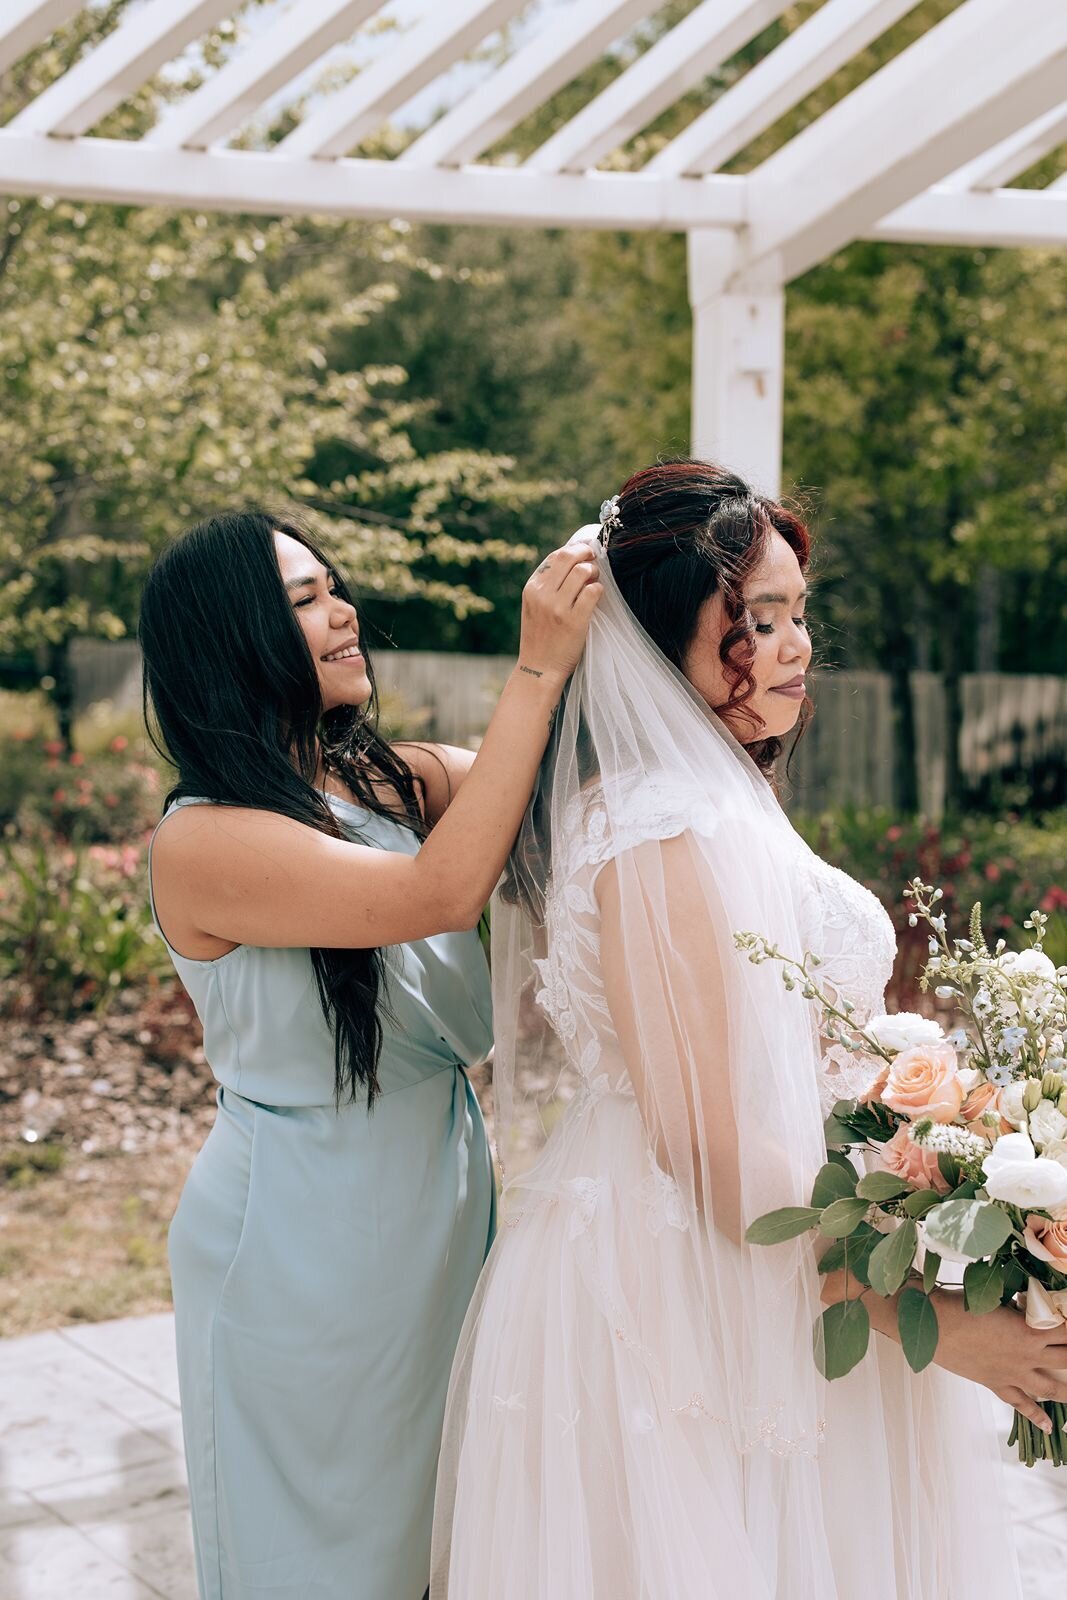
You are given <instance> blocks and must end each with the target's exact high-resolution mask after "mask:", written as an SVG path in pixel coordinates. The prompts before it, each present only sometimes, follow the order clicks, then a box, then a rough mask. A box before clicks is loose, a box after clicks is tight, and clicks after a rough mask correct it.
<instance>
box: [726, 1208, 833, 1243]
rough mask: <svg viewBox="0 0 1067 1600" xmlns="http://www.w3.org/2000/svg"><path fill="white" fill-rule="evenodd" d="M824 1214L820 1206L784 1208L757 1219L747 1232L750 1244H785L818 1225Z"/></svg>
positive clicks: (746, 1238) (746, 1235)
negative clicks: (786, 1241) (787, 1240)
mask: <svg viewBox="0 0 1067 1600" xmlns="http://www.w3.org/2000/svg"><path fill="white" fill-rule="evenodd" d="M821 1215H822V1213H821V1211H820V1208H819V1207H818V1206H782V1207H781V1209H780V1210H778V1211H768V1212H767V1214H766V1216H762V1217H757V1218H756V1220H755V1222H753V1223H751V1224H750V1225H749V1227H748V1228H747V1229H746V1230H745V1240H746V1242H747V1243H748V1244H783V1243H784V1242H785V1240H786V1239H796V1238H798V1237H799V1235H800V1234H802V1233H807V1231H808V1229H809V1228H814V1227H816V1226H817V1225H818V1223H819V1219H820V1217H821Z"/></svg>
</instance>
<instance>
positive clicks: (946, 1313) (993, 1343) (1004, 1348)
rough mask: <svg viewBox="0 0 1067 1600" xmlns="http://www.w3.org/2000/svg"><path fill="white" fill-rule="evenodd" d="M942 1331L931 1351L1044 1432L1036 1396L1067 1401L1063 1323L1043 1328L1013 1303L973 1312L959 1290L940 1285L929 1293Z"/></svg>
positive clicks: (1066, 1340)
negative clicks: (1030, 1321)
mask: <svg viewBox="0 0 1067 1600" xmlns="http://www.w3.org/2000/svg"><path fill="white" fill-rule="evenodd" d="M932 1299H933V1301H934V1305H935V1307H936V1309H937V1322H938V1327H939V1329H940V1337H939V1338H938V1341H937V1354H936V1356H935V1357H934V1359H935V1360H936V1362H937V1364H938V1366H939V1367H947V1368H948V1370H949V1372H956V1373H958V1374H959V1375H960V1377H961V1378H971V1379H972V1380H973V1381H974V1382H975V1383H981V1384H984V1386H985V1387H986V1388H987V1389H992V1391H993V1393H994V1394H995V1395H997V1396H998V1397H999V1398H1000V1399H1001V1400H1005V1401H1007V1403H1008V1405H1010V1406H1014V1407H1015V1409H1016V1411H1018V1412H1020V1413H1021V1415H1022V1416H1024V1417H1026V1418H1027V1419H1028V1420H1029V1421H1030V1422H1032V1423H1034V1424H1035V1425H1036V1426H1037V1427H1038V1428H1040V1429H1041V1431H1042V1432H1043V1433H1050V1432H1051V1431H1052V1423H1051V1422H1050V1421H1049V1418H1048V1416H1047V1414H1046V1413H1045V1411H1044V1410H1043V1409H1042V1407H1041V1405H1040V1402H1041V1401H1042V1400H1060V1401H1067V1324H1064V1323H1061V1324H1060V1325H1059V1327H1058V1328H1052V1329H1049V1330H1044V1329H1040V1328H1031V1327H1028V1326H1027V1322H1026V1318H1025V1316H1024V1315H1023V1313H1022V1312H1021V1311H1020V1310H1018V1309H1017V1308H1016V1307H1015V1306H998V1307H997V1309H996V1310H995V1311H989V1312H987V1313H986V1314H985V1315H984V1316H981V1317H976V1316H973V1315H972V1314H971V1313H970V1312H969V1311H968V1310H967V1309H966V1307H965V1306H964V1304H963V1296H962V1294H959V1293H953V1292H952V1290H950V1289H938V1290H935V1291H934V1294H933V1296H932Z"/></svg>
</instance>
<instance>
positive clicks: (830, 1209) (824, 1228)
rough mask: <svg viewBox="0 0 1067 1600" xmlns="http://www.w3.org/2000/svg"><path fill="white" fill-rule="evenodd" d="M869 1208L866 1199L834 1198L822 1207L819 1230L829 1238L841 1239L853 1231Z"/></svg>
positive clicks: (852, 1197)
mask: <svg viewBox="0 0 1067 1600" xmlns="http://www.w3.org/2000/svg"><path fill="white" fill-rule="evenodd" d="M869 1209H870V1203H869V1202H868V1201H867V1200H857V1199H856V1198H855V1197H854V1196H848V1197H846V1198H845V1199H844V1200H834V1201H833V1202H832V1203H831V1204H830V1205H828V1206H826V1207H825V1208H824V1210H823V1213H822V1215H821V1216H820V1218H819V1231H820V1233H825V1234H826V1236H827V1237H828V1238H830V1239H843V1238H844V1237H845V1236H846V1235H847V1234H850V1233H853V1232H855V1230H856V1228H858V1227H859V1225H860V1223H861V1222H862V1221H863V1219H864V1217H865V1216H866V1215H867V1212H868V1211H869Z"/></svg>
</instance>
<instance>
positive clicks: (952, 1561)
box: [430, 575, 1019, 1600]
mask: <svg viewBox="0 0 1067 1600" xmlns="http://www.w3.org/2000/svg"><path fill="white" fill-rule="evenodd" d="M608 577H609V585H610V575H608ZM628 619H629V613H628V612H626V610H625V607H624V606H623V603H622V601H621V598H620V597H619V596H618V594H617V591H614V592H612V591H611V589H610V588H609V593H608V595H607V596H606V597H605V601H604V602H603V603H602V606H601V608H600V609H599V610H598V613H597V616H596V618H595V619H594V620H595V622H596V625H597V630H598V632H597V633H596V634H595V636H594V638H593V639H592V640H591V641H590V647H589V648H588V650H587V654H586V662H585V663H584V664H583V668H582V669H580V673H579V676H578V679H577V681H576V684H575V685H574V686H572V691H571V695H570V698H569V701H568V706H567V710H566V713H565V714H564V716H563V718H562V719H561V721H562V726H561V728H560V730H559V733H558V738H557V745H556V751H555V760H554V762H551V763H550V764H549V768H548V774H547V781H548V784H549V786H550V790H551V793H550V794H549V795H548V796H547V800H546V805H545V806H544V807H542V813H541V815H542V821H541V823H540V824H536V822H535V823H534V824H531V827H529V828H528V829H527V840H526V843H527V847H528V851H527V853H528V855H529V854H530V853H531V851H532V853H533V854H534V855H536V854H537V851H538V850H540V852H541V861H542V866H543V865H544V863H545V862H546V861H547V862H548V864H549V865H548V870H547V871H544V872H542V874H541V881H542V882H543V884H544V895H543V902H542V906H541V916H540V919H539V918H538V917H537V916H530V915H527V914H526V913H524V911H523V909H522V908H521V907H516V906H514V905H509V903H508V902H507V900H503V901H498V903H497V904H496V906H495V909H494V917H495V919H496V920H495V922H494V985H495V988H496V992H497V1000H498V1004H499V1006H500V1013H501V1014H500V1016H499V1017H498V1030H497V1039H498V1043H497V1056H496V1067H495V1080H496V1081H495V1086H496V1089H497V1092H498V1095H499V1097H500V1101H501V1103H500V1106H499V1116H500V1140H501V1149H502V1152H503V1153H504V1154H505V1156H506V1158H507V1163H508V1164H507V1169H506V1176H507V1177H508V1179H509V1181H508V1184H507V1188H506V1191H505V1196H504V1206H503V1225H502V1228H501V1232H500V1235H499V1238H498V1240H497V1242H496V1244H495V1246H494V1248H493V1250H492V1253H491V1255H490V1258H489V1261H488V1264H487V1266H486V1269H485V1271H484V1274H483V1277H482V1280H481V1283H480V1285H479V1288H478V1291H477V1293H476V1295H475V1299H474V1302H473V1303H472V1306H471V1309H470V1312H469V1314H468V1317H467V1322H466V1325H465V1329H464V1334H463V1337H462V1338H461V1342H460V1348H459V1352H458V1355H457V1360H456V1366H455V1368H454V1372H453V1380H452V1387H451V1392H450V1397H449V1405H448V1413H447V1417H446V1424H445V1436H444V1447H443V1452H442V1458H441V1467H440V1474H439V1486H438V1500H437V1512H436V1519H435V1520H436V1525H435V1533H434V1557H433V1579H432V1583H431V1590H430V1593H431V1600H444V1597H446V1596H447V1597H448V1600H987V1597H988V1600H1014V1597H1015V1596H1017V1595H1018V1593H1019V1590H1018V1578H1017V1575H1016V1567H1015V1558H1014V1553H1013V1546H1012V1538H1011V1530H1010V1528H1009V1527H1008V1525H1007V1521H1006V1517H1005V1511H1004V1488H1003V1481H1002V1477H1003V1472H1004V1468H1003V1466H1002V1465H1001V1462H1000V1460H999V1459H998V1450H997V1443H996V1428H995V1424H994V1420H993V1408H992V1403H991V1401H990V1397H988V1396H987V1395H986V1394H985V1392H984V1391H981V1390H979V1389H977V1388H976V1387H975V1386H973V1385H971V1384H968V1383H965V1382H963V1381H962V1380H960V1379H957V1378H955V1377H953V1376H951V1375H949V1374H947V1373H945V1372H943V1371H941V1370H940V1369H938V1368H936V1367H930V1368H928V1369H927V1371H926V1372H925V1373H923V1374H922V1375H920V1376H918V1377H916V1376H915V1375H913V1374H912V1373H911V1372H910V1371H909V1369H908V1368H907V1366H906V1364H905V1362H904V1360H903V1357H902V1355H901V1352H900V1351H899V1349H898V1348H897V1347H896V1346H895V1345H893V1344H891V1343H890V1342H889V1341H886V1340H884V1339H881V1338H872V1348H871V1349H870V1350H869V1352H868V1355H867V1357H866V1358H865V1360H864V1361H863V1362H862V1363H861V1364H860V1365H859V1366H858V1367H857V1368H855V1369H854V1370H853V1372H852V1373H850V1374H849V1375H848V1377H847V1378H845V1379H842V1380H839V1381H837V1382H835V1383H833V1384H825V1383H824V1382H823V1381H822V1380H821V1379H820V1378H819V1377H818V1375H817V1373H816V1370H815V1364H814V1361H813V1358H812V1352H811V1328H812V1324H813V1321H814V1319H815V1318H816V1317H817V1315H818V1312H819V1310H820V1309H821V1308H820V1306H819V1303H818V1281H817V1277H816V1274H815V1272H814V1266H813V1258H812V1247H811V1241H810V1240H808V1239H805V1240H800V1241H796V1242H795V1243H794V1244H791V1245H786V1246H780V1247H775V1248H774V1249H770V1250H755V1249H753V1248H752V1247H748V1246H739V1245H738V1244H737V1243H736V1242H735V1240H736V1239H738V1238H739V1237H740V1228H741V1226H743V1225H744V1224H747V1222H748V1221H750V1220H751V1219H752V1217H753V1216H755V1215H758V1214H760V1212H761V1211H764V1210H767V1209H770V1208H771V1207H772V1206H774V1205H776V1204H784V1203H799V1204H806V1203H807V1202H808V1198H809V1192H810V1182H811V1177H812V1176H813V1174H814V1171H815V1170H817V1167H818V1165H819V1164H820V1163H821V1160H822V1159H823V1155H822V1148H821V1135H820V1130H821V1122H822V1117H823V1115H824V1113H825V1111H826V1110H827V1109H828V1107H829V1106H830V1105H831V1104H832V1103H833V1101H834V1100H836V1099H838V1098H841V1097H842V1095H845V1094H848V1093H850V1092H851V1093H854V1092H855V1091H856V1084H855V1083H854V1082H853V1081H851V1080H850V1078H849V1075H848V1066H847V1062H846V1063H842V1062H841V1061H839V1060H835V1059H832V1058H828V1057H825V1056H820V1051H819V1049H818V1041H817V1035H816V1033H815V1030H814V1023H813V1012H812V1008H811V1006H810V1004H809V1002H806V1001H803V1000H801V998H800V996H799V994H794V995H787V994H786V993H785V990H784V988H783V986H782V984H781V980H780V977H779V976H778V975H777V973H775V972H773V971H772V970H771V964H768V965H767V966H766V967H759V968H756V967H752V966H751V965H749V964H748V963H747V962H746V961H745V959H744V957H743V956H741V955H740V954H738V953H737V952H736V950H735V949H734V948H733V944H732V932H733V930H734V929H735V928H741V927H749V928H753V929H756V930H758V931H760V932H764V933H767V934H768V935H769V936H777V937H778V939H779V942H780V944H781V947H782V948H783V949H788V951H789V953H790V954H799V953H800V949H801V948H807V949H809V950H811V951H814V952H815V953H817V954H818V955H819V956H820V957H821V959H822V963H823V965H822V967H821V969H820V979H821V981H822V982H823V983H824V984H828V985H831V986H832V987H833V988H834V989H835V990H836V991H837V993H838V995H839V996H841V997H842V998H847V999H848V1000H850V1001H851V1002H852V1004H854V1005H855V1007H856V1010H857V1015H858V1016H859V1017H860V1018H861V1019H862V1018H863V1017H865V1016H867V1015H869V1014H871V1013H872V1012H873V1011H876V1010H880V1009H881V1005H882V996H883V991H884V988H885V985H886V982H887V980H888V978H889V975H890V972H891V968H892V963H893V956H894V936H893V929H892V924H891V923H890V921H889V918H888V917H887V915H886V913H885V912H884V910H883V909H882V907H881V906H880V905H879V903H878V901H877V900H876V899H875V897H874V896H873V895H872V894H870V893H869V892H868V891H867V890H866V889H865V888H863V887H862V886H861V885H860V884H858V883H856V882H855V881H854V880H852V879H851V878H849V877H848V876H847V875H846V874H844V873H842V872H840V871H838V870H836V869H835V868H833V867H830V866H829V865H827V864H826V863H825V862H823V861H821V860H820V859H819V858H818V857H816V856H815V855H813V854H812V852H811V851H810V850H808V849H807V847H806V846H805V845H804V844H803V843H802V841H800V839H799V838H798V836H797V835H796V834H795V832H793V830H792V829H791V828H790V826H789V824H788V822H786V820H785V818H784V816H783V814H782V813H781V811H780V809H779V808H778V806H777V803H776V802H775V801H774V799H773V796H771V795H770V793H769V790H768V788H767V785H766V783H765V780H763V779H762V777H761V776H760V775H759V774H758V773H757V772H756V769H755V768H754V767H753V766H752V763H751V762H750V761H748V758H747V757H746V756H744V754H743V753H742V752H741V751H740V747H739V746H736V745H735V744H734V743H733V741H732V740H731V739H730V738H729V736H728V735H725V734H724V733H723V732H722V730H721V725H718V724H717V723H716V721H715V719H713V718H711V717H710V715H709V714H707V713H706V711H705V708H703V707H702V706H700V705H697V704H695V700H694V697H692V696H691V694H690V693H689V692H688V690H687V688H686V686H685V685H684V681H683V680H681V679H680V678H679V677H678V675H677V674H675V673H673V669H671V668H670V667H669V666H668V665H667V663H666V662H665V661H663V660H662V658H659V659H658V660H654V659H653V657H652V656H651V655H650V652H651V651H652V647H651V646H650V644H649V642H648V641H647V639H645V637H644V635H642V634H640V632H639V630H637V629H636V628H635V627H634V626H633V625H632V623H631V622H630V621H629V620H628ZM615 702H617V703H615ZM631 706H632V709H628V707H631ZM657 715H658V716H659V717H661V718H662V719H663V720H662V723H661V725H660V724H657ZM568 722H569V724H570V726H569V728H568ZM638 722H640V727H639V728H638V726H637V724H638ZM650 722H651V724H652V725H651V727H649V723H650ZM680 725H681V727H682V730H683V731H681V732H680V731H679V726H680ZM620 728H621V729H622V730H623V733H624V735H625V737H622V738H620ZM642 740H643V741H644V745H643V749H642V750H641V751H639V752H638V753H639V754H640V755H641V759H640V761H639V762H638V763H637V764H636V765H635V762H634V760H633V757H634V754H635V744H636V745H640V744H641V742H642ZM575 750H577V751H578V752H579V754H578V759H577V760H574V759H572V757H573V754H574V751H575ZM590 766H592V767H593V768H594V775H593V776H592V777H590V774H589V770H588V769H589V768H590ZM534 809H535V812H536V809H537V808H536V805H535V808H534ZM546 818H547V819H548V821H547V823H546V820H545V819H546ZM535 836H536V837H535ZM531 841H533V842H532V843H531ZM520 854H521V849H520ZM605 874H608V877H607V878H605V877H604V875H605ZM602 880H603V881H602ZM695 885H696V886H699V891H697V890H696V889H695V888H694V886H695ZM679 907H681V909H679ZM705 916H706V917H707V918H708V921H707V925H706V926H705V923H704V922H703V921H702V920H701V919H703V918H704V917H705ZM694 917H695V918H696V921H695V922H694V920H693V919H694ZM716 917H717V918H718V922H715V921H714V918H716ZM539 921H540V924H541V926H540V927H538V922H539ZM694 929H698V930H702V931H700V933H699V937H700V952H699V954H697V953H695V952H694V950H693V948H692V938H693V937H694ZM798 941H799V942H798ZM712 944H713V946H714V947H709V946H710V945H712ZM538 948H539V949H540V954H538V953H537V951H538ZM723 972H725V974H726V977H725V979H724V978H723V977H722V973H723ZM651 973H655V974H659V976H650V974H651ZM694 973H695V974H696V976H695V978H694ZM530 975H533V982H532V984H527V986H526V987H525V989H524V988H523V984H522V981H521V980H522V978H523V977H524V976H530ZM708 991H715V994H716V995H717V998H716V999H713V1000H709V999H708V993H707V992H708ZM531 996H533V997H534V998H535V1000H536V1004H537V1006H538V1007H539V1008H540V1011H541V1012H543V1013H545V1014H547V1017H548V1019H549V1021H550V1022H551V1027H552V1031H553V1035H554V1039H555V1041H557V1051H558V1055H559V1056H561V1057H562V1058H563V1064H562V1068H561V1073H562V1076H561V1079H560V1081H559V1082H557V1081H556V1075H555V1073H553V1072H550V1071H549V1070H548V1069H547V1067H546V1066H545V1063H544V1060H543V1058H542V1057H541V1056H539V1055H538V1054H537V1050H536V1046H531V1045H530V1043H529V1041H530V1039H531V1038H534V1039H536V1037H537V1016H536V1013H535V1012H534V1011H533V1008H532V1004H531ZM702 1008H703V1009H702ZM710 1058H714V1060H715V1062H716V1063H718V1064H717V1065H715V1066H714V1067H713V1068H711V1069H709V1068H708V1067H707V1065H706V1062H707V1060H708V1059H710ZM716 1074H719V1075H718V1076H716ZM553 1091H554V1094H553ZM538 1097H539V1098H540V1099H541V1100H542V1101H546V1100H550V1101H551V1106H552V1111H551V1115H550V1116H549V1117H547V1118H546V1123H547V1129H546V1131H547V1139H546V1140H545V1142H544V1144H543V1147H542V1148H541V1149H540V1150H535V1151H530V1150H529V1149H528V1148H527V1149H526V1151H525V1153H524V1154H523V1155H522V1156H521V1157H518V1158H515V1159H514V1161H513V1151H514V1149H515V1148H517V1147H519V1146H521V1145H522V1144H523V1143H524V1142H525V1143H526V1144H527V1145H528V1143H529V1136H528V1134H522V1132H521V1130H522V1129H523V1127H528V1125H529V1119H528V1117H526V1118H524V1117H523V1115H522V1110H521V1106H520V1102H521V1101H523V1100H524V1098H525V1099H526V1100H527V1101H528V1100H530V1099H531V1098H538ZM561 1107H562V1109H561ZM694 1107H698V1108H699V1112H698V1113H695V1112H694ZM553 1116H554V1118H555V1120H554V1121H552V1120H551V1118H552V1117H553ZM724 1130H725V1131H724ZM513 1136H514V1137H513ZM735 1146H736V1147H738V1148H739V1149H740V1151H741V1152H742V1154H741V1156H740V1158H738V1157H737V1155H736V1153H735V1148H734V1147H735ZM515 1166H517V1167H518V1169H519V1170H514V1167H515ZM735 1169H736V1170H735ZM724 1170H725V1171H727V1172H728V1173H730V1174H731V1178H730V1181H729V1182H724V1180H723V1177H722V1173H723V1171H724ZM738 1200H739V1202H740V1212H741V1224H737V1223H736V1222H735V1224H734V1225H733V1226H732V1227H730V1226H728V1225H727V1224H728V1214H729V1213H730V1210H731V1207H733V1206H734V1205H735V1204H737V1203H738ZM720 1220H721V1223H722V1226H720V1225H718V1223H719V1221H720ZM731 1235H732V1237H731ZM987 1402H988V1403H987Z"/></svg>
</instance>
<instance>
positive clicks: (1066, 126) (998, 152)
mask: <svg viewBox="0 0 1067 1600" xmlns="http://www.w3.org/2000/svg"><path fill="white" fill-rule="evenodd" d="M1065 139H1067V102H1065V103H1064V104H1062V105H1058V106H1053V108H1052V110H1051V111H1046V113H1045V115H1044V116H1043V117H1038V118H1037V119H1036V121H1034V122H1029V123H1027V125H1026V127H1025V128H1021V129H1020V130H1019V132H1018V133H1015V134H1012V135H1011V137H1010V138H1007V139H1002V140H1001V142H1000V144H996V145H994V146H993V148H992V150H987V151H986V152H985V153H984V154H983V155H980V156H977V157H976V158H975V160H973V161H968V163H967V165H966V166H964V167H960V169H959V170H958V171H957V172H953V173H952V174H951V175H950V176H949V177H948V178H946V179H945V181H944V183H943V184H941V185H940V187H941V188H947V189H1002V188H1004V186H1005V185H1006V184H1009V183H1010V182H1011V180H1012V179H1013V178H1017V177H1019V175H1020V173H1023V172H1025V171H1026V170H1027V169H1028V168H1029V167H1032V166H1033V165H1034V163H1035V162H1037V161H1043V160H1044V158H1045V156H1047V155H1049V154H1050V152H1051V151H1053V150H1055V149H1056V147H1057V145H1061V144H1063V142H1064V140H1065Z"/></svg>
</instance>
